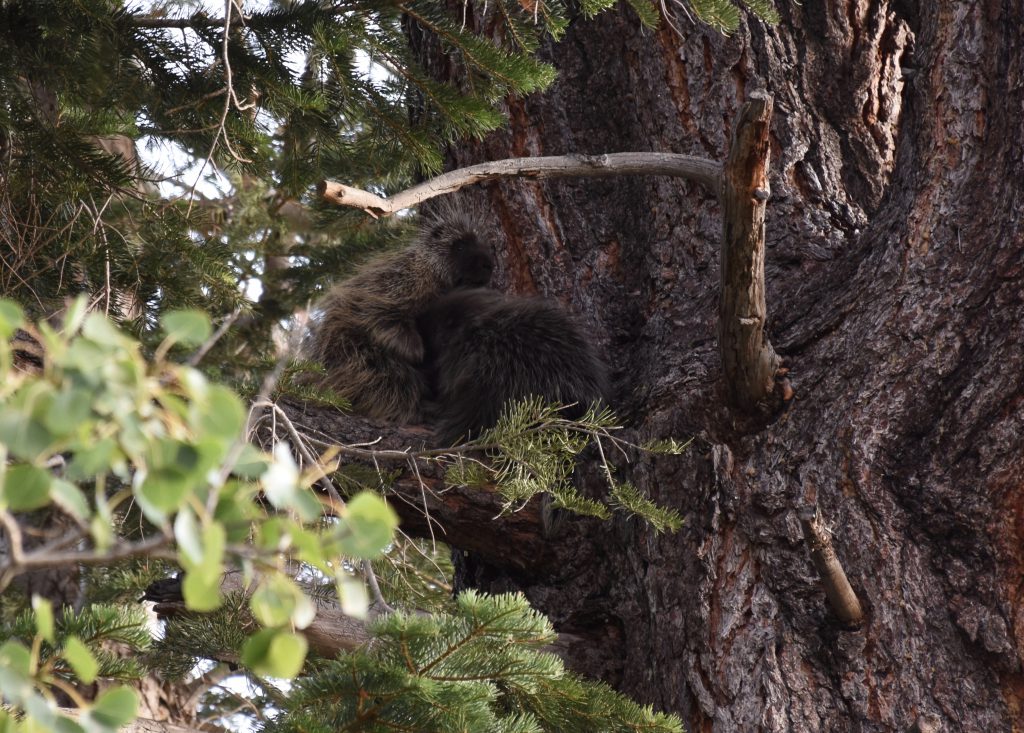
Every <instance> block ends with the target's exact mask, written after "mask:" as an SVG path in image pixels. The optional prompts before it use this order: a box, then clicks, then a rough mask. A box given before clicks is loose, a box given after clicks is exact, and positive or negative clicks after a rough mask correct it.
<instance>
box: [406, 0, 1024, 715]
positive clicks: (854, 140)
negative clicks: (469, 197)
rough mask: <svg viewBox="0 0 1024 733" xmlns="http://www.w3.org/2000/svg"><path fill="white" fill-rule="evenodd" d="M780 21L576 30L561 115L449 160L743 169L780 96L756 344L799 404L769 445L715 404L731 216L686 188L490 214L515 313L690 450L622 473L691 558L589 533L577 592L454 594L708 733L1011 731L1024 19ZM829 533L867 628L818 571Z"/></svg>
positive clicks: (527, 204) (569, 562)
mask: <svg viewBox="0 0 1024 733" xmlns="http://www.w3.org/2000/svg"><path fill="white" fill-rule="evenodd" d="M777 5H778V7H779V10H780V12H781V13H782V16H783V19H782V22H781V23H780V24H779V25H778V26H776V27H765V26H764V25H762V24H761V23H759V22H757V21H754V20H751V19H749V18H748V21H747V23H746V24H745V25H744V26H743V27H742V28H741V29H740V30H739V31H738V32H737V33H735V34H734V35H733V36H731V37H722V36H719V35H717V34H715V33H714V32H711V31H708V30H706V29H703V28H699V27H694V26H693V25H692V24H687V23H686V22H685V21H684V22H682V24H681V26H682V29H683V33H684V34H685V38H680V37H678V36H676V35H675V34H673V32H672V31H671V30H660V31H658V32H650V31H644V30H643V29H642V28H641V27H640V24H639V22H638V21H637V20H636V19H635V17H634V16H633V15H632V14H631V13H630V12H629V11H626V10H622V11H619V12H615V13H608V14H604V15H601V16H599V17H598V18H597V19H596V20H593V21H587V20H584V19H582V18H580V19H578V20H576V21H575V22H574V23H573V24H572V26H571V27H570V29H569V31H568V33H567V36H566V38H565V39H564V40H563V41H562V42H560V43H558V44H552V45H551V46H550V47H549V48H548V50H547V54H548V57H549V59H550V60H551V61H552V62H553V63H554V64H555V65H556V66H557V68H558V70H559V77H558V80H557V82H556V83H555V85H554V86H553V88H552V89H551V90H550V91H549V92H548V93H546V94H543V95H535V96H531V97H530V98H528V99H527V100H525V101H513V102H510V103H509V107H508V112H509V116H510V118H511V123H512V124H511V129H510V130H508V131H505V132H502V133H499V134H494V135H492V136H490V137H488V138H487V139H486V140H485V141H483V142H482V143H480V144H474V145H471V146H467V147H464V148H461V149H459V150H457V151H453V153H452V155H451V161H450V162H451V164H452V167H456V166H464V165H469V164H472V163H478V162H481V161H484V160H493V159H498V158H506V157H513V156H527V155H529V156H540V155H561V154H568V153H585V154H587V153H588V154H598V153H607V152H617V151H643V150H654V151H666V152H675V153H686V154H691V155H698V156H704V157H711V158H715V159H718V160H724V159H725V157H726V156H727V154H728V150H727V147H728V141H729V135H730V131H731V125H732V121H733V118H734V116H735V114H736V112H737V110H738V109H739V106H740V105H741V104H742V102H743V100H744V99H745V98H746V96H747V95H748V94H749V93H750V92H751V91H752V90H754V89H757V88H765V89H766V90H767V91H768V93H769V94H771V95H772V96H773V97H774V99H775V111H774V117H773V120H772V124H771V148H772V149H771V170H770V174H769V175H770V183H771V198H770V200H769V201H768V206H767V219H766V225H767V266H766V269H767V305H768V325H767V331H768V335H769V337H770V340H771V343H772V345H773V346H774V347H775V349H776V350H777V351H778V353H779V354H780V355H781V356H782V357H783V358H784V359H785V360H786V362H787V364H788V365H789V367H790V369H791V371H790V375H789V376H790V378H791V380H792V386H793V388H794V389H795V392H796V398H795V400H794V401H793V402H792V403H791V406H790V408H789V409H788V411H786V412H785V414H783V415H781V417H778V419H776V420H774V421H764V420H762V421H759V422H757V423H753V424H752V423H751V421H750V420H745V419H739V417H738V416H737V415H735V414H734V413H733V412H731V411H730V409H729V408H728V406H727V402H726V400H725V395H726V393H727V389H726V386H725V385H724V384H723V383H722V376H721V375H722V367H721V362H720V357H719V352H718V348H717V337H716V332H717V317H718V308H717V302H718V280H719V252H720V244H721V237H722V222H721V215H722V211H721V209H720V207H719V205H718V203H717V201H716V200H715V198H714V197H713V196H711V195H709V194H708V193H707V192H705V191H704V190H703V189H701V188H700V187H699V186H698V185H696V184H692V183H686V182H683V181H680V180H678V179H671V178H657V177H637V178H630V179H614V180H607V179H603V180H587V179H578V180H558V181H543V182H538V181H524V180H512V181H502V182H497V183H491V184H486V187H484V188H483V190H482V191H481V192H478V193H477V194H476V195H478V196H486V197H487V199H488V201H489V203H490V204H491V206H492V207H493V210H494V211H495V215H496V217H497V218H498V219H499V221H500V223H501V226H502V228H503V230H504V235H505V242H504V248H503V250H502V252H500V253H499V254H500V259H501V264H500V267H499V272H498V280H499V285H500V286H501V287H502V288H504V289H506V290H508V291H510V292H517V293H542V294H544V295H547V296H549V297H552V298H557V299H559V300H561V301H562V302H563V303H564V304H565V305H566V306H567V307H569V308H571V309H572V310H574V311H576V312H578V313H579V314H581V316H582V318H583V319H584V320H585V322H586V324H587V325H588V327H589V328H590V329H591V330H592V332H593V334H594V335H595V337H596V339H597V340H598V341H599V343H600V344H601V347H602V349H603V351H604V352H605V354H606V355H607V358H608V360H609V362H610V363H611V364H612V365H613V369H614V376H615V407H616V408H617V411H618V413H619V415H620V416H621V417H622V418H623V419H624V421H625V422H626V423H627V424H628V425H630V426H632V427H634V428H635V429H636V431H637V433H638V434H639V435H640V436H641V437H642V438H655V437H669V436H672V437H676V438H686V437H688V436H691V435H693V436H697V441H696V443H695V445H694V446H693V447H691V448H690V449H689V450H688V451H687V452H686V453H685V454H684V455H682V456H681V457H676V458H672V457H656V458H643V459H640V460H638V461H637V462H635V463H634V464H633V465H632V466H631V468H629V469H628V470H626V471H625V473H626V475H625V478H629V479H631V480H633V481H634V482H635V483H636V484H637V485H638V486H639V487H641V488H642V489H644V490H646V491H647V493H648V494H649V495H650V496H651V497H652V498H653V499H655V500H656V501H658V502H660V503H662V504H666V505H668V506H672V507H675V508H677V509H679V510H680V511H681V512H683V513H684V515H685V517H686V525H685V527H684V528H683V529H682V530H681V531H680V532H678V533H675V534H666V535H660V536H658V535H655V534H654V533H653V532H652V531H651V530H650V529H649V528H648V527H646V526H642V525H640V524H637V523H635V522H632V521H629V522H626V521H610V522H606V523H596V522H589V521H588V522H587V531H586V532H569V533H565V534H560V535H557V536H555V537H553V538H551V539H549V540H548V543H549V544H550V545H551V547H552V556H553V557H558V558H562V559H563V560H564V563H563V564H558V565H554V566H552V565H549V566H548V567H546V568H542V569H536V568H535V569H532V570H527V571H522V570H519V571H516V572H514V573H511V572H507V571H503V570H501V569H500V568H498V567H497V566H495V565H493V564H488V562H487V561H486V560H479V561H476V562H473V561H471V562H469V563H468V564H467V566H466V571H467V573H466V578H467V579H468V580H470V581H474V582H476V583H477V584H479V585H481V586H482V587H483V588H484V589H486V590H504V589H507V588H509V587H517V588H520V589H522V590H523V591H524V592H525V593H526V594H527V595H528V596H529V598H530V599H531V601H532V602H533V603H534V604H535V605H536V606H537V607H538V608H540V609H541V610H543V611H544V612H546V613H547V614H549V615H550V616H551V618H552V620H553V621H554V623H555V624H556V626H557V627H558V628H559V630H560V631H562V632H568V633H571V634H572V635H573V636H574V637H576V639H577V641H576V643H575V644H574V646H573V647H572V648H571V650H570V654H571V660H572V663H573V664H574V665H575V667H576V668H577V669H578V670H580V671H583V672H585V673H589V674H591V675H595V676H598V677H601V678H603V679H605V680H607V681H608V682H610V683H611V684H612V685H613V686H615V687H616V688H618V689H620V690H622V691H624V692H626V693H628V694H630V695H633V696H635V697H637V698H639V699H641V700H643V701H645V702H649V703H651V704H653V705H655V706H656V707H658V708H661V709H665V710H671V711H675V712H678V713H680V714H681V715H683V717H684V720H685V721H686V723H687V725H688V728H689V729H690V730H691V731H723V732H725V731H745V730H778V731H784V730H792V731H845V730H865V731H876V730H877V731H888V730H897V731H904V730H930V729H934V730H965V731H1004V730H1014V731H1018V730H1024V722H1022V721H1024V674H1022V667H1021V660H1022V655H1024V572H1022V571H1024V492H1022V485H1024V484H1022V482H1024V480H1022V478H1021V476H1022V475H1024V407H1022V403H1024V339H1022V329H1024V327H1022V326H1021V324H1022V323H1024V254H1022V253H1024V243H1022V236H1021V221H1022V215H1024V197H1022V195H1021V194H1022V192H1021V181H1022V180H1024V163H1022V160H1024V144H1022V142H1021V141H1022V140H1024V123H1022V120H1024V68H1022V65H1024V35H1022V34H1024V31H1022V29H1024V26H1022V24H1021V19H1022V18H1024V4H1022V3H1021V2H1020V0H1004V1H1003V2H996V1H994V0H989V1H985V2H980V3H966V2H941V3H917V2H915V1H914V0H893V1H886V0H879V1H878V2H866V1H861V2H843V3H840V2H835V0H826V2H821V3H818V2H804V3H800V4H798V3H795V2H793V3H790V2H779V3H777ZM468 22H473V20H472V18H470V19H469V21H468ZM414 40H416V39H414ZM418 40H419V42H420V44H421V48H422V49H423V53H424V54H426V55H427V57H428V60H430V59H432V60H433V61H434V63H433V64H432V67H433V68H434V70H435V72H445V70H447V69H449V68H450V66H448V65H446V64H445V63H443V59H442V58H441V57H440V56H438V55H437V54H438V51H437V49H436V48H432V47H431V46H430V44H429V43H426V42H424V39H422V38H420V39H418ZM431 55H432V56H431ZM813 506H817V508H818V509H819V510H820V512H821V514H822V516H823V518H824V521H825V522H826V524H827V525H828V526H829V527H830V528H831V530H832V533H833V536H832V542H833V546H834V549H835V551H836V553H837V555H838V558H839V560H840V563H841V564H842V566H843V567H844V568H845V570H846V574H847V575H848V577H849V579H850V582H851V583H852V585H853V588H854V589H855V591H856V593H857V595H858V597H859V598H860V601H861V603H862V604H863V606H864V611H865V615H866V616H865V620H864V622H863V624H862V625H861V626H860V627H858V628H852V629H851V628H846V627H844V626H843V625H842V624H840V623H839V621H838V620H837V618H836V617H835V615H834V613H833V612H832V610H831V609H830V607H829V605H828V603H827V601H826V597H825V592H824V590H823V588H822V585H821V583H820V580H819V576H818V575H817V573H816V572H815V571H814V567H813V565H812V563H811V560H810V555H809V551H808V546H807V544H806V543H805V541H804V538H803V534H802V530H801V522H800V511H801V509H806V508H807V507H813ZM582 521H584V520H570V522H582ZM448 539H449V541H451V542H452V543H453V544H455V545H456V546H459V545H460V539H459V537H458V536H449V537H448ZM471 560H472V559H471ZM560 562H561V561H560ZM935 726H938V727H935Z"/></svg>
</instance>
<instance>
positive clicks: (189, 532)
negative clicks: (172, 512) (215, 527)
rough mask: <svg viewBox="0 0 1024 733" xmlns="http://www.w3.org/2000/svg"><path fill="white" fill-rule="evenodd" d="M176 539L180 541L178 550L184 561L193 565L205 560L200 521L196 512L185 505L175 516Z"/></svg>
mask: <svg viewBox="0 0 1024 733" xmlns="http://www.w3.org/2000/svg"><path fill="white" fill-rule="evenodd" d="M174 539H175V541H176V542H177V543H178V552H179V553H180V554H181V557H182V560H183V562H187V563H188V564H190V565H192V566H196V565H200V564H202V562H203V540H202V537H201V536H200V531H199V522H198V521H196V515H195V512H193V511H192V510H191V509H190V508H189V507H184V508H183V509H182V510H181V511H180V512H178V516H177V517H175V518H174Z"/></svg>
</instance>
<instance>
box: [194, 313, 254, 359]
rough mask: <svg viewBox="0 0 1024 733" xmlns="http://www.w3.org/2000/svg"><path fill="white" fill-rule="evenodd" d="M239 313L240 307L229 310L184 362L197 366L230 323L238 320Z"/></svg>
mask: <svg viewBox="0 0 1024 733" xmlns="http://www.w3.org/2000/svg"><path fill="white" fill-rule="evenodd" d="M241 313H242V309H241V308H235V309H234V310H233V311H231V313H229V314H228V316H227V318H225V319H224V320H223V321H222V322H221V324H220V326H218V327H217V330H216V331H214V333H213V335H212V336H210V338H208V339H206V342H205V343H203V345H202V346H200V347H199V348H198V349H197V350H196V353H194V354H192V356H191V357H189V360H188V361H187V362H185V363H186V364H188V365H189V366H190V367H195V366H198V365H199V362H200V361H202V360H203V357H204V356H206V354H207V353H209V351H210V349H212V348H213V347H214V344H216V343H217V342H218V341H220V339H221V338H222V337H223V336H224V334H226V333H227V332H228V329H229V328H231V325H232V324H233V323H234V322H235V321H236V320H238V316H240V315H241Z"/></svg>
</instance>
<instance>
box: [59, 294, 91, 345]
mask: <svg viewBox="0 0 1024 733" xmlns="http://www.w3.org/2000/svg"><path fill="white" fill-rule="evenodd" d="M88 314H89V299H88V298H86V297H85V296H84V295H79V296H78V297H77V298H75V299H74V300H73V301H71V304H70V305H68V309H67V311H66V312H65V313H64V333H65V334H68V335H70V334H73V333H75V332H76V331H78V329H79V328H81V327H82V323H83V322H84V321H85V317H86V316H87V315H88Z"/></svg>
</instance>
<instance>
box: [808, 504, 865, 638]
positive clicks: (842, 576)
mask: <svg viewBox="0 0 1024 733" xmlns="http://www.w3.org/2000/svg"><path fill="white" fill-rule="evenodd" d="M799 516H800V524H801V526H802V527H803V530H804V539H805V540H806V541H807V545H808V546H809V547H810V550H811V561H812V562H813V563H814V567H815V569H816V570H817V571H818V575H819V576H820V577H821V583H822V585H823V586H825V595H826V596H827V597H828V602H829V605H830V606H832V610H833V611H835V614H836V616H838V617H839V620H840V621H842V622H843V623H844V624H846V625H848V626H858V625H860V623H861V621H863V620H864V609H863V608H861V605H860V600H858V598H857V594H856V593H854V592H853V588H852V587H851V586H850V581H849V580H848V579H847V578H846V572H845V571H844V570H843V566H842V564H840V562H839V557H838V556H837V555H836V551H835V549H834V548H833V547H832V536H831V534H830V532H829V531H828V529H826V527H825V524H824V522H822V520H821V514H820V513H819V512H818V508H817V507H816V506H815V507H804V508H803V509H801V510H800V515H799Z"/></svg>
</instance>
